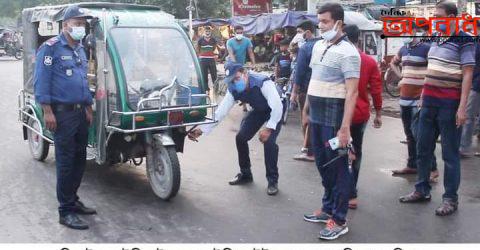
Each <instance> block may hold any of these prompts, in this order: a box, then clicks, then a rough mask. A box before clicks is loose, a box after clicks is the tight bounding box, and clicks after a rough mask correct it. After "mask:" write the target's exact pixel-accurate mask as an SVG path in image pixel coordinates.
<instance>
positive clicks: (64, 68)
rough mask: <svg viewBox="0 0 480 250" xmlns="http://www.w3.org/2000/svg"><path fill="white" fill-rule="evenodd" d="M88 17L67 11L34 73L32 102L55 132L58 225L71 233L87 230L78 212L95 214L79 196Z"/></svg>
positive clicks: (87, 115)
mask: <svg viewBox="0 0 480 250" xmlns="http://www.w3.org/2000/svg"><path fill="white" fill-rule="evenodd" d="M89 17H90V16H89V15H88V14H87V10H85V9H82V8H79V7H78V6H75V5H73V6H70V7H68V8H67V9H66V11H65V14H64V17H63V23H62V25H63V29H62V32H61V33H60V35H58V36H56V37H53V38H51V39H49V40H47V41H46V42H45V43H43V44H42V45H41V46H40V48H39V49H38V52H37V56H36V63H35V74H34V86H35V100H36V102H38V103H40V104H41V105H42V108H43V113H44V120H45V125H46V127H47V128H48V129H49V130H50V131H52V132H53V134H54V142H55V159H56V166H57V199H58V202H59V203H60V206H59V208H58V211H59V214H60V220H59V222H60V224H62V225H65V226H67V227H69V228H73V229H88V224H87V223H85V222H84V221H83V220H81V219H80V218H79V217H78V216H77V214H95V213H96V211H95V210H94V209H92V208H88V207H85V206H84V205H83V203H82V202H80V200H79V197H78V196H77V190H78V188H79V187H80V182H81V180H82V176H83V172H84V170H85V165H86V147H87V139H88V126H89V125H90V124H91V123H92V117H93V116H92V112H93V111H92V104H93V100H92V95H91V94H90V90H89V87H88V83H87V57H86V55H85V50H84V48H83V46H82V44H81V41H82V39H83V37H84V36H85V26H86V20H87V18H89Z"/></svg>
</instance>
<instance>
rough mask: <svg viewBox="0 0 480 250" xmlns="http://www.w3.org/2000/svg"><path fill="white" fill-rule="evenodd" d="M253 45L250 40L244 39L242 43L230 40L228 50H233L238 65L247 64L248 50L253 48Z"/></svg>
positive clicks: (233, 39)
mask: <svg viewBox="0 0 480 250" xmlns="http://www.w3.org/2000/svg"><path fill="white" fill-rule="evenodd" d="M252 47H253V44H252V41H250V39H248V38H246V37H244V38H242V40H240V42H239V41H238V40H237V39H235V37H234V38H230V39H228V41H227V48H229V49H231V50H233V53H234V55H235V59H236V60H237V63H241V64H245V63H246V62H247V51H248V48H252Z"/></svg>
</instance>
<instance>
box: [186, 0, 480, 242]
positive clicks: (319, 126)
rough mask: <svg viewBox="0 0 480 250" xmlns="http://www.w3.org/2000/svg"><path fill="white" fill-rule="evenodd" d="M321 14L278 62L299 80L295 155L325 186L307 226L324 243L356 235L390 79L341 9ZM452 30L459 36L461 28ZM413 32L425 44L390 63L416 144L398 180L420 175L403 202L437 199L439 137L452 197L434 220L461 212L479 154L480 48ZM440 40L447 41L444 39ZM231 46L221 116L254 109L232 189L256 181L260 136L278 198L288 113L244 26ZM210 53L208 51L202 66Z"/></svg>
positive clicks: (446, 9)
mask: <svg viewBox="0 0 480 250" xmlns="http://www.w3.org/2000/svg"><path fill="white" fill-rule="evenodd" d="M317 13H318V20H319V24H318V26H316V25H315V24H313V23H312V22H309V21H306V22H304V23H301V24H300V25H299V26H298V27H297V35H295V36H294V37H293V38H292V39H289V40H287V39H281V40H279V41H278V46H279V47H278V49H279V53H278V56H276V57H275V60H274V65H275V77H276V78H284V77H287V78H289V79H290V81H291V84H292V94H291V102H293V103H297V104H298V106H299V107H300V109H301V127H302V132H303V135H302V136H303V144H302V147H301V150H300V152H299V154H297V155H295V156H293V157H294V159H296V160H302V161H311V162H315V165H316V166H317V168H318V171H319V173H320V176H321V178H322V185H323V188H324V194H323V198H322V206H321V207H319V208H318V209H316V210H314V211H313V212H311V213H307V214H305V215H304V220H305V221H308V222H314V223H325V224H326V227H325V228H324V229H322V230H321V231H320V234H319V238H321V239H327V240H332V239H336V238H338V237H339V236H341V235H343V234H345V233H347V232H348V227H347V219H346V218H347V213H348V210H349V209H355V208H357V207H358V195H359V194H358V192H357V183H358V177H359V172H360V168H361V167H360V166H361V161H362V144H363V134H364V132H365V129H366V127H367V124H368V122H369V120H370V118H371V114H370V112H371V110H373V112H374V114H373V122H372V125H373V127H374V128H377V129H379V128H381V126H382V80H381V76H380V75H381V74H380V69H379V67H378V65H377V63H376V61H375V60H374V59H373V58H372V57H370V56H369V55H368V53H366V52H362V50H361V49H360V47H359V37H360V30H359V28H358V27H357V26H356V25H345V23H344V10H343V8H342V6H341V5H339V4H336V3H325V4H323V5H321V6H320V7H319V8H318V12H317ZM458 14H459V13H458V9H457V6H456V4H454V3H452V2H449V1H441V2H439V3H437V5H436V8H435V17H456V16H458ZM446 25H450V27H451V29H450V30H453V31H455V22H454V21H453V22H450V23H448V24H446ZM446 25H439V27H440V28H439V29H440V31H443V32H445V31H446V30H447V28H446V27H447V26H446ZM317 28H318V29H319V30H320V37H318V38H317V37H315V31H316V30H317ZM413 29H414V32H415V36H416V37H413V38H408V39H405V42H404V46H402V47H401V48H400V50H399V51H398V53H397V55H396V56H395V57H394V58H393V59H392V60H391V63H390V67H391V68H392V70H394V72H396V73H397V74H399V75H400V76H401V82H400V100H399V105H400V108H401V118H402V119H401V121H402V123H403V127H404V132H405V136H406V138H407V145H408V159H407V164H406V166H405V167H403V168H400V169H395V170H394V171H393V173H392V174H393V175H394V176H397V175H409V174H413V175H415V174H416V175H417V182H416V184H415V189H414V191H413V192H411V193H410V194H407V195H405V196H402V197H400V198H399V201H400V202H402V203H414V202H425V201H430V200H431V195H430V190H431V186H430V183H431V182H436V181H437V178H438V177H439V170H438V168H437V163H436V158H435V154H434V150H435V147H436V142H437V140H438V139H439V138H440V140H441V147H442V159H443V161H444V168H443V171H444V187H445V193H444V195H443V197H442V198H443V199H442V202H441V203H440V205H439V207H438V208H437V209H436V210H435V214H436V215H438V216H447V215H450V214H453V213H454V212H455V211H456V210H457V209H458V205H459V197H458V193H457V191H458V188H459V186H460V159H461V157H470V156H473V155H474V154H477V155H478V152H477V153H475V152H474V150H473V147H472V138H473V137H474V133H475V119H476V118H477V117H478V115H479V113H480V95H479V92H480V63H479V62H480V45H479V44H478V43H475V42H474V40H473V39H472V38H473V37H472V36H471V35H469V34H467V33H465V32H463V31H460V33H459V34H457V35H456V36H451V37H450V36H448V37H442V39H439V40H437V41H435V40H432V41H430V42H428V41H423V40H420V38H418V37H422V36H424V35H425V34H426V32H425V31H424V30H423V29H421V28H420V27H417V26H415V25H414V26H413ZM206 36H208V33H206ZM434 36H441V34H440V33H439V32H437V33H435V34H434ZM199 44H200V45H199V50H200V51H203V52H205V53H206V51H209V49H207V46H210V45H203V44H207V43H206V42H203V40H202V42H201V43H199ZM202 46H203V47H202ZM226 47H227V50H228V57H227V62H226V64H225V68H226V78H225V83H226V84H227V85H228V91H227V94H226V96H225V98H224V99H223V100H222V102H221V103H220V105H219V108H218V110H217V111H216V116H215V117H218V122H220V121H222V119H223V118H224V117H225V116H226V115H227V113H228V111H229V110H230V108H232V106H233V105H234V104H235V103H236V102H237V101H238V102H242V103H247V104H250V106H252V110H251V111H250V112H249V113H248V114H247V115H246V116H245V118H244V119H243V121H242V123H241V126H240V131H239V132H238V133H237V135H236V146H237V149H238V161H239V166H240V173H239V174H237V175H236V176H235V178H234V179H233V180H232V181H230V182H229V183H230V184H231V185H241V184H246V183H249V182H252V181H253V178H252V174H251V171H250V158H249V154H248V141H249V140H251V139H252V138H253V137H254V135H255V134H256V133H257V132H258V131H260V133H259V140H260V141H261V142H262V143H264V150H265V167H266V172H267V181H268V187H267V193H268V194H269V195H275V194H277V193H278V178H279V175H278V166H277V163H278V150H279V147H278V145H277V144H276V138H277V137H278V135H279V133H280V129H281V121H280V117H281V115H282V110H283V109H284V108H285V107H283V108H282V102H281V100H280V95H278V92H277V91H276V89H275V83H274V82H273V81H272V80H271V79H270V78H269V77H267V76H263V75H261V74H258V73H254V72H249V71H248V70H247V69H246V68H245V66H244V65H245V62H246V56H247V55H248V56H249V57H250V60H251V61H252V63H255V55H254V52H253V51H254V49H253V44H252V42H251V40H249V39H248V38H245V37H244V36H243V28H242V27H240V26H238V27H235V37H233V38H231V39H230V40H228V41H227V44H226ZM208 48H210V47H208ZM204 55H205V54H202V53H200V58H201V60H202V64H203V63H204V62H203V56H204ZM202 68H206V67H202ZM399 68H401V69H402V70H401V71H399ZM204 74H205V72H204ZM212 77H213V75H212ZM205 79H207V80H208V78H206V77H205ZM472 83H473V84H472ZM370 97H371V100H372V103H373V109H372V108H371V106H372V104H371V101H370ZM264 123H266V126H265V128H263V129H262V126H263V124H264ZM215 126H216V124H214V125H205V126H201V127H200V128H197V129H195V130H193V131H192V132H191V133H190V134H189V138H190V139H192V140H196V139H197V138H198V137H200V136H201V135H202V134H203V133H210V131H211V130H212V129H213V128H214V127H215ZM479 139H480V138H479Z"/></svg>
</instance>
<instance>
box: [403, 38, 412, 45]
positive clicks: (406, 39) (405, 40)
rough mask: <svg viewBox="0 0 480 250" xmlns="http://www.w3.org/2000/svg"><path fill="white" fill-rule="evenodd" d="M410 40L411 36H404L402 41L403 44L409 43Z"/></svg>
mask: <svg viewBox="0 0 480 250" xmlns="http://www.w3.org/2000/svg"><path fill="white" fill-rule="evenodd" d="M411 42H413V37H406V38H404V40H403V43H404V44H409V43H411Z"/></svg>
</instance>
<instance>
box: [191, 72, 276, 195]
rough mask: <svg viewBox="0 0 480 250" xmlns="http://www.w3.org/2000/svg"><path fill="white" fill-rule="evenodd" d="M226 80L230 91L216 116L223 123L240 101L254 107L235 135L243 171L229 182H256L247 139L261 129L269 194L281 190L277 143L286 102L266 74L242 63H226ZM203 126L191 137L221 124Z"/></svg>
mask: <svg viewBox="0 0 480 250" xmlns="http://www.w3.org/2000/svg"><path fill="white" fill-rule="evenodd" d="M225 73H226V76H227V77H226V78H225V83H226V84H227V85H228V91H227V93H226V95H225V98H223V100H222V102H221V103H220V105H219V107H218V109H217V111H216V112H215V117H216V118H217V122H218V123H219V122H221V121H222V120H223V118H225V116H226V115H227V114H228V112H229V111H230V109H231V108H232V107H233V106H234V105H235V103H236V102H237V101H240V102H242V103H248V104H249V105H250V106H251V107H252V111H250V112H249V113H248V114H247V115H246V117H245V118H244V119H243V121H242V123H241V126H240V131H239V132H238V133H237V135H236V138H235V139H236V144H237V150H238V161H239V165H240V173H239V174H237V175H236V176H235V178H234V179H233V180H231V181H230V182H229V184H230V185H242V184H246V183H250V182H252V181H253V177H252V172H251V170H250V167H251V163H250V157H249V149H248V141H250V140H251V139H252V138H253V136H255V134H256V133H257V132H258V131H259V130H260V129H261V128H262V126H263V124H265V123H266V125H265V128H263V129H261V130H260V133H259V140H260V141H261V142H262V143H263V144H264V156H265V168H266V172H267V181H268V188H267V193H268V195H275V194H277V193H278V184H277V183H278V166H277V163H278V145H277V143H276V140H277V137H278V134H279V133H280V128H281V124H282V123H281V122H280V120H281V117H282V112H283V105H282V101H281V99H280V95H279V93H278V90H277V88H276V86H275V83H274V82H273V81H271V80H270V79H269V78H268V77H267V76H264V75H261V74H257V73H253V72H248V71H247V70H246V69H245V68H244V67H243V66H242V64H238V63H229V64H227V65H226V72H225ZM218 123H214V124H207V125H202V126H200V127H199V128H197V129H195V130H193V131H192V132H190V133H189V135H188V137H189V138H190V139H191V140H196V139H197V138H198V137H200V136H201V135H202V134H203V133H206V134H208V133H210V132H211V131H212V129H213V128H214V127H215V126H216V125H217V124H218Z"/></svg>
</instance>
